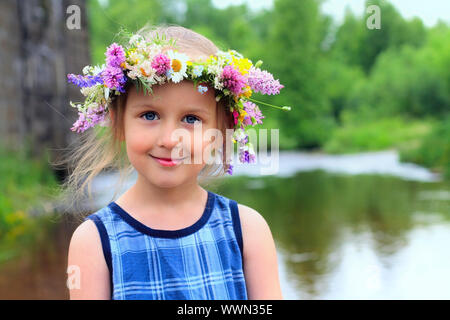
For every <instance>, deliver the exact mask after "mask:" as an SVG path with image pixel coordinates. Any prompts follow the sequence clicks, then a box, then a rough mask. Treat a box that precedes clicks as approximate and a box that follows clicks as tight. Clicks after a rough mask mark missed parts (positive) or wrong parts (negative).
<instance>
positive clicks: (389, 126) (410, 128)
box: [323, 113, 433, 153]
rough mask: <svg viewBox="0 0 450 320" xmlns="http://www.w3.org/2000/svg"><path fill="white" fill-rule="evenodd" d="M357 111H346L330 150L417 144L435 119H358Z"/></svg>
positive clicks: (357, 150)
mask: <svg viewBox="0 0 450 320" xmlns="http://www.w3.org/2000/svg"><path fill="white" fill-rule="evenodd" d="M357 119H360V117H359V116H357V115H355V114H348V113H347V114H344V121H345V124H344V126H342V127H339V128H338V129H336V130H335V131H334V132H333V135H332V138H331V139H330V140H328V141H327V142H326V144H325V146H324V148H323V149H324V151H326V152H330V153H342V152H364V151H371V150H383V149H388V148H402V147H404V146H410V145H417V143H418V139H420V138H421V137H424V136H425V135H426V134H428V132H429V131H430V129H431V127H432V123H433V121H431V120H429V121H423V120H420V121H419V120H412V119H409V120H406V119H404V118H401V117H389V118H380V119H372V120H368V121H358V120H357Z"/></svg>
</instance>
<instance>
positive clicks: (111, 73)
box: [102, 67, 127, 92]
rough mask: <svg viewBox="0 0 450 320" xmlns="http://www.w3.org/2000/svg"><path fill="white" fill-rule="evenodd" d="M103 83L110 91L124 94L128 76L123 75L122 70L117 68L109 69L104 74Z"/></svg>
mask: <svg viewBox="0 0 450 320" xmlns="http://www.w3.org/2000/svg"><path fill="white" fill-rule="evenodd" d="M102 77H103V82H104V83H105V85H106V86H107V87H108V88H110V89H115V90H118V91H120V92H124V88H123V87H122V86H123V85H124V84H125V82H127V78H126V76H125V75H124V74H123V71H122V69H120V68H115V67H107V68H106V69H105V70H104V71H103V72H102Z"/></svg>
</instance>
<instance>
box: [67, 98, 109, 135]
mask: <svg viewBox="0 0 450 320" xmlns="http://www.w3.org/2000/svg"><path fill="white" fill-rule="evenodd" d="M105 116H106V112H105V108H104V106H103V105H100V106H98V107H97V108H95V109H93V108H89V109H88V110H87V111H86V112H78V120H77V121H76V122H75V123H74V124H73V127H72V128H71V130H72V131H75V132H77V133H80V132H84V131H86V130H87V129H89V128H91V127H93V126H95V125H96V124H98V123H101V122H103V121H104V120H105Z"/></svg>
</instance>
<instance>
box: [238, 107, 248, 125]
mask: <svg viewBox="0 0 450 320" xmlns="http://www.w3.org/2000/svg"><path fill="white" fill-rule="evenodd" d="M246 115H247V112H245V110H241V113H240V114H239V121H241V122H242V121H244V118H245V116H246Z"/></svg>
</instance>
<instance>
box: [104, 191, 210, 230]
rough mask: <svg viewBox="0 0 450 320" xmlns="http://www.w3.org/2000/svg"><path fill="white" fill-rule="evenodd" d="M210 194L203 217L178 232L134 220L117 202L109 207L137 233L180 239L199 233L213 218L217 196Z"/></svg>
mask: <svg viewBox="0 0 450 320" xmlns="http://www.w3.org/2000/svg"><path fill="white" fill-rule="evenodd" d="M206 191H207V192H208V198H207V200H206V205H205V209H204V210H203V213H202V215H201V217H200V218H199V219H198V220H197V221H196V222H195V223H194V224H192V225H190V226H188V227H185V228H182V229H178V230H162V229H153V228H150V227H149V226H147V225H145V224H143V223H142V222H140V221H139V220H137V219H135V218H133V217H132V216H131V215H130V214H129V213H128V212H126V211H125V210H124V209H123V208H122V207H120V206H119V205H118V204H117V203H116V202H115V201H113V202H111V203H110V204H109V205H108V207H109V208H110V209H111V210H112V211H113V212H115V213H117V214H118V215H119V216H120V217H121V218H122V219H123V220H124V221H125V222H127V223H128V224H129V225H130V226H132V227H133V228H134V229H136V230H137V231H140V232H142V233H144V234H147V235H150V236H153V237H159V238H179V237H184V236H187V235H190V234H192V233H194V232H196V231H198V230H199V229H200V228H201V227H203V226H204V225H205V224H206V222H207V221H208V219H209V217H210V216H211V212H212V209H213V207H214V199H215V195H214V193H213V192H211V191H209V190H206Z"/></svg>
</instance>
